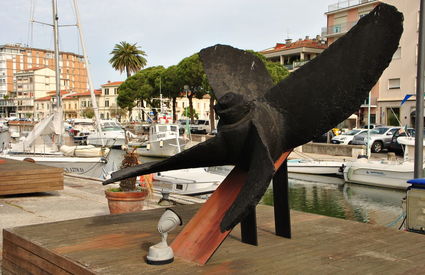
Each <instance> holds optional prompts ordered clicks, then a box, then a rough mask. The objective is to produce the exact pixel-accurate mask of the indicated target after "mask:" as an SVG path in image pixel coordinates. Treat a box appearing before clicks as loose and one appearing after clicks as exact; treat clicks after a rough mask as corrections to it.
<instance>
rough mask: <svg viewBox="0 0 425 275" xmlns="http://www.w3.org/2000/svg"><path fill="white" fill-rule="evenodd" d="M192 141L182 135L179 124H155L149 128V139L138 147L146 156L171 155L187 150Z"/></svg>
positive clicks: (137, 150)
mask: <svg viewBox="0 0 425 275" xmlns="http://www.w3.org/2000/svg"><path fill="white" fill-rule="evenodd" d="M190 144H191V143H190V142H189V139H188V138H185V137H183V136H180V133H179V126H178V125H177V124H153V125H151V127H150V129H149V140H148V141H147V142H145V143H143V144H142V145H141V146H140V147H139V148H137V149H136V153H137V154H139V155H141V156H145V157H171V156H174V155H175V154H177V153H179V152H181V151H183V150H185V149H187V148H188V146H189V145H190Z"/></svg>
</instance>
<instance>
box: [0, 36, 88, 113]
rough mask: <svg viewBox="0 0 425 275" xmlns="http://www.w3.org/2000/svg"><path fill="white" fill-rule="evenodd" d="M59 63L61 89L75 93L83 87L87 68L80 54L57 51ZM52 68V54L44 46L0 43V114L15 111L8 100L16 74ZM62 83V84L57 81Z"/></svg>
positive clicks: (13, 91) (12, 93) (85, 87)
mask: <svg viewBox="0 0 425 275" xmlns="http://www.w3.org/2000/svg"><path fill="white" fill-rule="evenodd" d="M59 57H60V61H59V66H60V69H61V80H62V83H63V86H64V87H63V88H64V89H67V90H72V91H75V92H83V91H86V90H87V69H86V67H85V64H84V60H83V56H81V55H78V54H74V53H70V52H60V54H59ZM35 67H37V68H44V67H47V68H50V69H52V70H53V71H54V70H55V62H54V53H53V51H50V50H46V49H36V48H30V47H25V46H23V45H21V44H6V45H0V116H6V115H9V114H10V113H13V112H15V110H16V105H15V104H14V101H13V100H10V99H11V98H12V97H13V96H14V93H15V92H16V89H17V88H16V84H17V82H16V81H17V80H16V76H15V75H16V74H17V73H19V72H22V71H25V70H28V69H31V68H35ZM61 85H62V84H61Z"/></svg>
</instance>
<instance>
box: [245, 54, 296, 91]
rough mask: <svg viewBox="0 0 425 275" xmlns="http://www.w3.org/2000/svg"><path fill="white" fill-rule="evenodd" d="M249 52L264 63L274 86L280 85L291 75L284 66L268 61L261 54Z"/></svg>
mask: <svg viewBox="0 0 425 275" xmlns="http://www.w3.org/2000/svg"><path fill="white" fill-rule="evenodd" d="M247 52H249V53H251V54H253V55H255V56H257V57H258V58H259V59H261V61H263V63H264V66H265V67H266V69H267V71H268V72H269V74H270V76H271V78H272V80H273V83H274V84H277V83H279V82H280V81H281V80H282V79H284V78H285V77H287V76H288V75H289V71H288V69H286V68H285V66H283V65H282V64H280V63H276V62H271V61H268V60H267V59H266V57H265V56H264V55H262V54H261V53H259V52H255V51H253V50H247Z"/></svg>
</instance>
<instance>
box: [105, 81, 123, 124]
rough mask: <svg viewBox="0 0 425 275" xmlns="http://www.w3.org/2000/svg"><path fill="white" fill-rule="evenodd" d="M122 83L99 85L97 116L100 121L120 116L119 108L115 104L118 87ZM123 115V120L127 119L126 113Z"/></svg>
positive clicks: (109, 82)
mask: <svg viewBox="0 0 425 275" xmlns="http://www.w3.org/2000/svg"><path fill="white" fill-rule="evenodd" d="M122 83H123V81H114V82H111V81H108V82H107V83H105V84H103V85H101V97H100V100H99V115H100V118H101V119H111V118H115V117H117V116H120V114H121V112H120V109H121V108H120V107H119V106H118V104H117V97H118V87H119V86H120V85H121V84H122ZM122 113H123V116H124V117H123V118H126V117H127V113H124V112H122Z"/></svg>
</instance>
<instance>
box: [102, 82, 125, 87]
mask: <svg viewBox="0 0 425 275" xmlns="http://www.w3.org/2000/svg"><path fill="white" fill-rule="evenodd" d="M123 82H124V81H114V82H110V81H108V83H106V84H103V85H101V86H102V87H110V86H119V85H121V84H122V83H123Z"/></svg>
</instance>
